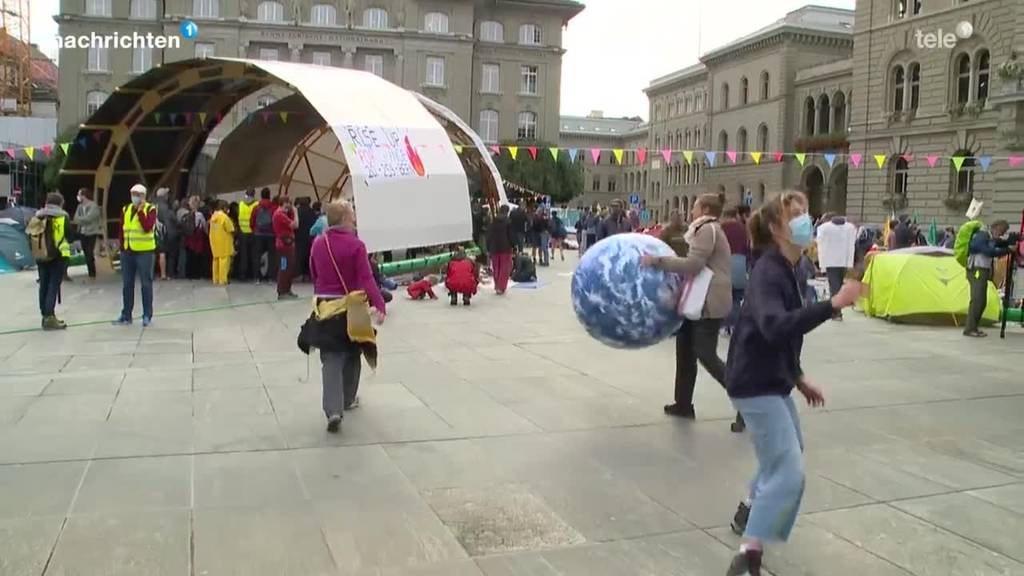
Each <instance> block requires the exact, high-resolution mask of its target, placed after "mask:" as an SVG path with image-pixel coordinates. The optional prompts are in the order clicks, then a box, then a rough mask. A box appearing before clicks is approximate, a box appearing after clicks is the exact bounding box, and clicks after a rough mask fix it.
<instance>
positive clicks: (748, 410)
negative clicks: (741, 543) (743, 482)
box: [732, 396, 804, 542]
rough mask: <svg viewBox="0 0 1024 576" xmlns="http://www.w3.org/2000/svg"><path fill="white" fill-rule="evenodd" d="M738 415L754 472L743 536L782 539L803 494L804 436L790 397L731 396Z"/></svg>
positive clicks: (787, 536)
mask: <svg viewBox="0 0 1024 576" xmlns="http://www.w3.org/2000/svg"><path fill="white" fill-rule="evenodd" d="M732 405H733V406H735V407H736V410H738V411H739V413H740V414H742V415H743V419H744V420H746V422H747V430H748V431H749V432H750V438H751V439H752V440H753V442H754V453H755V454H757V475H756V476H755V477H754V480H753V481H752V482H751V484H750V501H751V508H750V518H749V519H748V520H747V529H746V531H745V532H744V533H743V537H744V538H756V539H758V540H760V541H762V542H781V541H785V540H787V539H788V538H789V533H790V531H792V529H793V524H794V523H795V522H796V515H797V512H799V511H800V501H801V499H802V498H803V494H804V456H803V447H804V440H803V435H802V434H801V432H800V419H799V417H798V416H797V413H796V404H794V403H793V397H792V396H757V397H754V398H733V399H732Z"/></svg>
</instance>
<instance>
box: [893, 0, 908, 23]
mask: <svg viewBox="0 0 1024 576" xmlns="http://www.w3.org/2000/svg"><path fill="white" fill-rule="evenodd" d="M893 16H895V18H896V19H897V20H900V19H903V18H906V17H907V0H895V4H894V5H893Z"/></svg>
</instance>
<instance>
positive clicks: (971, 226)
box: [953, 220, 983, 268]
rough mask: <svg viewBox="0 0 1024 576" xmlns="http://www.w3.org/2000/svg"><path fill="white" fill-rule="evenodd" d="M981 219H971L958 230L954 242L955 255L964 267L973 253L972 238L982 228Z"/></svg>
mask: <svg viewBox="0 0 1024 576" xmlns="http://www.w3.org/2000/svg"><path fill="white" fill-rule="evenodd" d="M982 226H983V224H982V223H981V220H971V221H970V222H968V223H966V224H964V225H963V226H961V227H960V229H959V230H957V231H956V241H955V242H953V255H954V256H955V257H956V261H957V262H959V263H960V265H961V266H963V267H964V268H966V267H967V258H968V257H969V256H970V255H971V238H973V237H974V234H975V233H976V232H977V231H978V230H981V227H982Z"/></svg>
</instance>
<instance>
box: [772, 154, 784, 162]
mask: <svg viewBox="0 0 1024 576" xmlns="http://www.w3.org/2000/svg"><path fill="white" fill-rule="evenodd" d="M772 157H774V158H775V161H776V162H782V152H772Z"/></svg>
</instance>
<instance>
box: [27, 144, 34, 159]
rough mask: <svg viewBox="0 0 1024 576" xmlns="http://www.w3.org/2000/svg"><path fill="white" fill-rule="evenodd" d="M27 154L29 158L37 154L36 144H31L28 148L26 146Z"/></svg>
mask: <svg viewBox="0 0 1024 576" xmlns="http://www.w3.org/2000/svg"><path fill="white" fill-rule="evenodd" d="M25 155H26V156H28V159H29V160H32V157H33V156H35V155H36V148H35V146H29V147H28V148H25Z"/></svg>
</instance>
